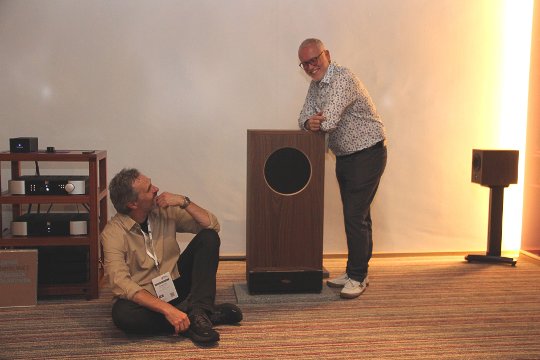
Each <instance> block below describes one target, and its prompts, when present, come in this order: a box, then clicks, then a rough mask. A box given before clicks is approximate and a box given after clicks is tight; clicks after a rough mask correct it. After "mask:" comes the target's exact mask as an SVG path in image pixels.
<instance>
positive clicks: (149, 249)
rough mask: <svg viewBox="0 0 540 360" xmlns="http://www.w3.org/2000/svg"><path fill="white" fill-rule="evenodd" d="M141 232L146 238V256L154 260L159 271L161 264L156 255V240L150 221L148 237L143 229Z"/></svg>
mask: <svg viewBox="0 0 540 360" xmlns="http://www.w3.org/2000/svg"><path fill="white" fill-rule="evenodd" d="M141 232H142V234H143V236H144V247H145V248H146V254H148V256H150V258H151V259H152V260H154V264H155V265H156V269H158V270H159V262H158V259H157V255H156V249H155V248H154V239H153V238H152V227H151V226H150V220H148V235H146V233H145V232H144V231H142V229H141Z"/></svg>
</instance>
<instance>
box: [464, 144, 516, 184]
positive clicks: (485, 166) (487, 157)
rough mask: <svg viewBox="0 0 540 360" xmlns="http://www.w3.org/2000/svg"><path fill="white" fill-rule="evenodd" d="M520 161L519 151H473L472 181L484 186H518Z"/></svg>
mask: <svg viewBox="0 0 540 360" xmlns="http://www.w3.org/2000/svg"><path fill="white" fill-rule="evenodd" d="M518 160H519V151H518V150H478V149H473V153H472V176H471V181H472V182H474V183H477V184H480V185H483V186H508V185H510V184H516V183H517V180H518Z"/></svg>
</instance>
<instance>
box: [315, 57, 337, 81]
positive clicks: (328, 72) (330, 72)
mask: <svg viewBox="0 0 540 360" xmlns="http://www.w3.org/2000/svg"><path fill="white" fill-rule="evenodd" d="M335 68H336V65H335V63H334V62H331V63H330V65H328V69H326V74H324V76H323V78H322V79H321V80H320V81H319V84H318V85H319V86H322V85H323V84H329V83H330V79H332V76H333V75H334V70H335Z"/></svg>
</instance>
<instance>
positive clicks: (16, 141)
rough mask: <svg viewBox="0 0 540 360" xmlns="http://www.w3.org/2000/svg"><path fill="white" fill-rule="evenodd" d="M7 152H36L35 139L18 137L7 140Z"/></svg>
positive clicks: (36, 143) (36, 139)
mask: <svg viewBox="0 0 540 360" xmlns="http://www.w3.org/2000/svg"><path fill="white" fill-rule="evenodd" d="M9 151H11V152H12V153H29V152H36V151H38V138H37V137H18V138H11V139H9Z"/></svg>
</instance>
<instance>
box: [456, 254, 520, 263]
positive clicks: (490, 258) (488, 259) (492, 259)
mask: <svg viewBox="0 0 540 360" xmlns="http://www.w3.org/2000/svg"><path fill="white" fill-rule="evenodd" d="M465 260H467V261H468V262H471V261H478V262H485V263H503V264H510V265H512V266H516V262H517V260H514V259H513V258H509V257H504V256H494V255H467V256H465Z"/></svg>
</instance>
